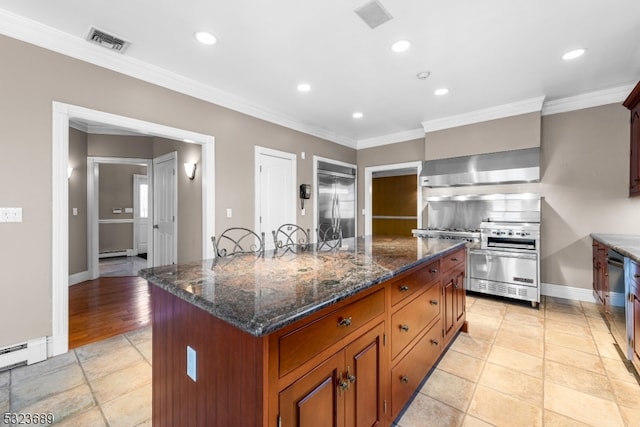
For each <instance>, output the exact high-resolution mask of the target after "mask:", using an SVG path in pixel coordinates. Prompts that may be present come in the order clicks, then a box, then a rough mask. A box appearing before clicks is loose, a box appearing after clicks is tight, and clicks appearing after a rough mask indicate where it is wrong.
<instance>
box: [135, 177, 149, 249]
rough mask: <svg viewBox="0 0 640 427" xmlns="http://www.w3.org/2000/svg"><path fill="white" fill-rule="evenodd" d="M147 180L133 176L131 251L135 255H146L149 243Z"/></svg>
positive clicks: (146, 178)
mask: <svg viewBox="0 0 640 427" xmlns="http://www.w3.org/2000/svg"><path fill="white" fill-rule="evenodd" d="M148 224H149V178H148V177H147V175H133V250H134V253H135V255H138V254H146V253H147V250H148V249H147V243H148V241H149V233H148V228H147V227H148Z"/></svg>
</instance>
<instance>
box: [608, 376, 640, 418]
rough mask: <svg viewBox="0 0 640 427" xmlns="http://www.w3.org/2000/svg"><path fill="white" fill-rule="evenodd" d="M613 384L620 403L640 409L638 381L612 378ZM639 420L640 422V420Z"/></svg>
mask: <svg viewBox="0 0 640 427" xmlns="http://www.w3.org/2000/svg"><path fill="white" fill-rule="evenodd" d="M611 385H612V387H613V392H614V393H615V396H616V401H617V402H618V404H620V405H621V406H625V407H627V408H632V409H640V386H638V384H637V383H629V382H626V381H620V380H613V379H612V380H611ZM638 421H639V423H640V420H638Z"/></svg>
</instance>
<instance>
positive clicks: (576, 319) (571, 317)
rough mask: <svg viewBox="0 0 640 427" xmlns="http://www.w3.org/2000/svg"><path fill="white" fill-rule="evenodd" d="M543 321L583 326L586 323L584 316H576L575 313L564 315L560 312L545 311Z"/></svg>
mask: <svg viewBox="0 0 640 427" xmlns="http://www.w3.org/2000/svg"><path fill="white" fill-rule="evenodd" d="M544 318H545V321H546V320H559V321H561V322H569V323H575V324H578V325H584V324H585V323H587V320H586V319H587V318H586V317H585V315H584V314H581V313H580V314H576V313H565V312H562V311H553V310H551V311H549V310H547V311H546V312H545V314H544Z"/></svg>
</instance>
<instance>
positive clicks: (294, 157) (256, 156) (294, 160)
mask: <svg viewBox="0 0 640 427" xmlns="http://www.w3.org/2000/svg"><path fill="white" fill-rule="evenodd" d="M254 153H255V154H254V175H253V176H254V185H253V187H254V191H255V195H254V202H253V206H254V218H253V219H254V221H253V222H254V230H256V232H257V230H260V228H261V226H260V213H261V207H260V196H261V190H260V188H261V187H260V156H262V155H263V154H265V155H270V156H274V157H281V158H284V159H288V160H291V165H292V167H291V182H292V183H293V191H294V192H295V191H296V185H297V183H298V173H297V163H298V162H297V159H298V156H297V155H296V154H294V153H288V152H286V151H280V150H274V149H272V148H266V147H260V146H258V145H256V146H255V150H254ZM295 196H296V194H295V193H294V203H293V220H294V223H297V222H298V206H297V203H296V200H297V198H296V197H295ZM265 240H266V242H265V248H267V247H270V248H272V247H273V244H271V243H268V242H271V241H272V239H271V236H269V235H268V234H267V232H265Z"/></svg>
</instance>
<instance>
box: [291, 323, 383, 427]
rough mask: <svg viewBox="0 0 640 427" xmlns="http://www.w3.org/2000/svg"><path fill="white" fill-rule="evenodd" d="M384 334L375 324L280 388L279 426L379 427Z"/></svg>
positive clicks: (379, 326) (381, 326)
mask: <svg viewBox="0 0 640 427" xmlns="http://www.w3.org/2000/svg"><path fill="white" fill-rule="evenodd" d="M383 335H384V324H379V325H378V326H376V327H375V328H374V329H372V330H370V331H369V332H367V333H365V334H364V335H363V336H361V337H360V338H357V339H356V340H354V341H353V342H352V343H351V344H349V345H348V346H346V347H345V348H344V350H341V351H339V352H338V353H337V354H335V355H333V356H332V357H331V358H329V359H328V360H326V361H325V362H323V363H322V364H320V366H318V367H317V368H314V369H313V370H312V371H311V372H310V373H309V374H307V375H305V376H303V377H302V378H300V379H299V380H298V381H296V382H294V383H293V384H292V385H290V386H289V387H287V388H286V389H285V390H283V391H282V392H281V393H280V398H279V400H280V423H281V425H283V426H316V425H317V426H335V427H338V426H345V427H352V426H354V427H356V426H358V427H359V426H362V427H364V426H368V427H370V426H375V425H379V423H380V422H381V421H382V416H383V414H382V407H381V406H382V404H381V399H380V396H381V393H380V390H381V380H382V378H381V375H380V374H381V361H382V339H383Z"/></svg>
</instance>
